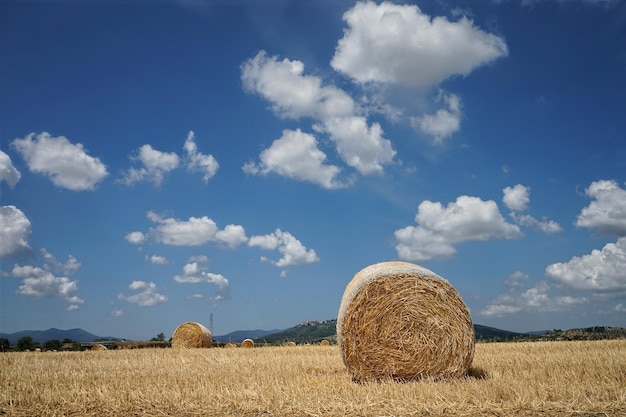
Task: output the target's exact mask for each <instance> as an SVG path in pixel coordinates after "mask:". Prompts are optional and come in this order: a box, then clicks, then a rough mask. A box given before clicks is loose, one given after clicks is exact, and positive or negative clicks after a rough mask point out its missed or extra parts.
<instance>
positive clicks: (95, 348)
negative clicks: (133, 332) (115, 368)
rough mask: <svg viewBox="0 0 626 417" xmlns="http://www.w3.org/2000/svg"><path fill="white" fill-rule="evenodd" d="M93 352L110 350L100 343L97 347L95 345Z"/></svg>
mask: <svg viewBox="0 0 626 417" xmlns="http://www.w3.org/2000/svg"><path fill="white" fill-rule="evenodd" d="M91 350H108V348H107V347H106V346H104V345H102V344H100V343H98V344H97V345H93V346H92V347H91Z"/></svg>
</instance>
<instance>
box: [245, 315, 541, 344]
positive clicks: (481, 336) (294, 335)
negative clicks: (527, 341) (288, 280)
mask: <svg viewBox="0 0 626 417" xmlns="http://www.w3.org/2000/svg"><path fill="white" fill-rule="evenodd" d="M474 333H475V337H476V340H477V341H496V340H513V339H522V338H527V337H530V335H529V334H526V333H516V332H510V331H508V330H501V329H496V328H494V327H488V326H481V325H480V324H475V325H474ZM323 339H327V340H329V341H335V340H337V320H323V321H307V322H304V323H300V324H298V325H296V326H294V327H291V328H289V329H287V330H283V331H281V332H278V333H274V334H268V335H265V336H262V337H258V338H256V339H254V341H255V342H258V343H271V344H282V343H286V342H296V343H319V342H320V341H321V340H323Z"/></svg>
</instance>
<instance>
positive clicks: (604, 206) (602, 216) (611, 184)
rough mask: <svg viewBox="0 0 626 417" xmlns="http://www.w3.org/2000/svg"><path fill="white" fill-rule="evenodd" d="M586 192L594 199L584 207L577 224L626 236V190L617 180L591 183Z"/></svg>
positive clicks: (609, 233) (613, 234)
mask: <svg viewBox="0 0 626 417" xmlns="http://www.w3.org/2000/svg"><path fill="white" fill-rule="evenodd" d="M585 193H586V194H587V195H588V196H589V197H591V198H592V199H593V201H592V202H591V203H590V204H589V205H588V206H587V207H585V208H583V209H582V211H581V212H580V214H579V215H578V218H577V219H576V226H577V227H584V228H587V229H595V230H598V231H599V232H601V233H605V234H608V235H612V236H626V190H625V189H624V188H621V187H620V186H619V185H618V183H617V182H616V181H613V180H610V181H609V180H600V181H595V182H593V183H591V185H590V186H589V187H588V188H587V189H586V190H585Z"/></svg>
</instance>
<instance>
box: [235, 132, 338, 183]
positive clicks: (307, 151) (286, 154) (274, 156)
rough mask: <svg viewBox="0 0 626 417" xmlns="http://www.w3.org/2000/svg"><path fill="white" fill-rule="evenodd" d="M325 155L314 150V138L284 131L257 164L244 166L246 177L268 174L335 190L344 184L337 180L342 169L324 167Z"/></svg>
mask: <svg viewBox="0 0 626 417" xmlns="http://www.w3.org/2000/svg"><path fill="white" fill-rule="evenodd" d="M325 160H326V154H325V153H324V152H322V151H321V150H320V149H319V148H318V147H317V140H316V139H315V136H313V135H311V134H309V133H303V132H302V131H301V130H300V129H297V130H284V131H283V134H282V136H281V137H280V138H279V139H276V140H275V141H274V142H273V143H272V145H271V146H270V147H269V148H267V149H265V150H264V151H263V152H261V154H260V155H259V163H254V162H250V163H247V164H245V165H244V166H243V170H244V172H246V173H248V174H263V175H266V174H268V173H270V172H274V173H277V174H279V175H282V176H285V177H288V178H293V179H296V180H300V181H308V182H312V183H314V184H318V185H320V186H322V187H323V188H327V189H336V188H342V187H345V186H346V185H347V184H346V183H341V182H339V181H337V179H336V177H337V175H338V174H339V172H340V171H341V168H339V167H337V166H335V165H327V164H324V161H325Z"/></svg>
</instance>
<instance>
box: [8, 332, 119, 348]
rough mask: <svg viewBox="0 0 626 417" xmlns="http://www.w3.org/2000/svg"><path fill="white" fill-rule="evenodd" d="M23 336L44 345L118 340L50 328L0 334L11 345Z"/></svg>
mask: <svg viewBox="0 0 626 417" xmlns="http://www.w3.org/2000/svg"><path fill="white" fill-rule="evenodd" d="M25 336H30V337H32V338H33V342H35V343H45V342H47V341H48V340H54V339H56V340H60V341H63V340H64V339H71V340H73V341H75V342H93V341H95V340H103V339H110V340H120V339H119V338H115V337H102V336H96V335H95V334H92V333H89V332H88V331H86V330H83V329H69V330H61V329H55V328H51V329H48V330H22V331H21V332H15V333H0V337H4V338H6V339H8V340H9V343H10V344H11V345H14V344H16V343H17V341H18V340H19V339H21V338H22V337H25Z"/></svg>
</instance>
